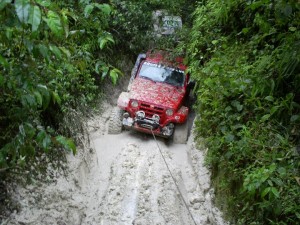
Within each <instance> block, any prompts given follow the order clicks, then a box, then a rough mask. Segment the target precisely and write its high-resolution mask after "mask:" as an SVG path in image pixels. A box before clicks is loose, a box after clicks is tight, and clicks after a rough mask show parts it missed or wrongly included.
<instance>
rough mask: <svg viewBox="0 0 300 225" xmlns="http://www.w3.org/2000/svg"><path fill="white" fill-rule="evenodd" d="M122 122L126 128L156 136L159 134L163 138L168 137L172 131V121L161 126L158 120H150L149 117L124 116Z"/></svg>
mask: <svg viewBox="0 0 300 225" xmlns="http://www.w3.org/2000/svg"><path fill="white" fill-rule="evenodd" d="M122 123H123V126H124V127H125V128H126V129H132V130H137V131H140V132H143V133H148V134H152V133H153V134H154V135H156V136H161V137H164V138H170V137H171V136H172V135H173V132H174V124H173V123H170V124H168V125H166V126H164V127H162V126H161V125H160V124H159V123H158V122H156V121H154V120H152V119H151V118H138V117H135V118H132V117H127V118H126V117H124V118H123V121H122Z"/></svg>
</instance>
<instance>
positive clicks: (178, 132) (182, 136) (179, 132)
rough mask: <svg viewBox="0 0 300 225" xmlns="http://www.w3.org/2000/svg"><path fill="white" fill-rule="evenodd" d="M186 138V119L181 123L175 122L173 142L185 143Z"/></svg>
mask: <svg viewBox="0 0 300 225" xmlns="http://www.w3.org/2000/svg"><path fill="white" fill-rule="evenodd" d="M187 138H188V121H186V122H185V123H183V124H176V127H175V131H174V135H173V142H174V143H175V144H185V143H186V141H187Z"/></svg>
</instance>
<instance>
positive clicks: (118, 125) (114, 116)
mask: <svg viewBox="0 0 300 225" xmlns="http://www.w3.org/2000/svg"><path fill="white" fill-rule="evenodd" d="M122 114H123V110H122V109H120V108H119V107H115V108H113V110H112V112H111V115H110V119H109V125H108V133H109V134H120V133H121V132H122V129H123V124H122Z"/></svg>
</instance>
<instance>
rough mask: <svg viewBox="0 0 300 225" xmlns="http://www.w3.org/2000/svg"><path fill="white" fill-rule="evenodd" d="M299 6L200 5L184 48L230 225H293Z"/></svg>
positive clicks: (266, 1)
mask: <svg viewBox="0 0 300 225" xmlns="http://www.w3.org/2000/svg"><path fill="white" fill-rule="evenodd" d="M299 10H300V5H299V4H298V3H297V2H296V1H271V0H262V1H260V0H256V1H226V3H224V2H222V3H221V1H218V0H210V1H205V3H199V5H198V7H197V9H196V11H195V13H194V25H193V29H192V31H191V38H190V42H189V45H188V56H189V63H190V70H191V73H192V75H193V77H194V79H195V80H197V88H196V93H197V97H198V107H197V112H198V113H199V114H200V117H199V120H198V121H197V123H196V130H197V133H198V135H199V136H203V137H205V139H206V144H207V145H208V147H209V152H208V158H207V161H208V163H209V164H210V165H211V167H212V169H213V176H214V185H215V188H216V191H217V196H218V202H219V204H220V205H221V207H222V208H224V209H226V210H227V214H228V216H231V220H232V221H233V222H234V223H236V224H296V223H297V222H296V221H299V219H300V214H299V205H300V202H299V198H298V197H297V195H298V194H297V193H299V191H300V183H299V178H298V176H299V169H300V161H299V158H300V157H299V152H297V151H296V150H295V149H298V148H299V147H297V146H299V145H300V143H299V140H300V138H299V128H300V126H299V124H300V123H299V121H300V92H299V90H300V83H299V79H300V64H299V62H300V54H299V53H300V48H299V45H300V42H299V40H300V39H299V35H300V32H299V21H300V20H299V19H300V18H299V17H300V13H299Z"/></svg>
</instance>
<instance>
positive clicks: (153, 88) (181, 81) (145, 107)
mask: <svg viewBox="0 0 300 225" xmlns="http://www.w3.org/2000/svg"><path fill="white" fill-rule="evenodd" d="M185 71H186V66H185V65H184V64H183V59H182V58H175V59H172V60H171V57H170V54H168V53H166V52H164V51H156V52H148V53H147V54H140V55H139V56H138V58H137V61H136V63H135V66H134V68H133V70H132V73H131V78H130V82H129V86H128V92H122V93H121V94H120V96H119V99H118V107H116V108H115V109H114V110H113V112H112V115H111V118H110V123H109V130H108V131H109V133H111V134H116V133H120V132H121V131H122V128H123V127H125V128H127V129H128V128H129V129H135V130H138V131H141V132H145V133H152V132H153V133H154V134H155V135H157V136H162V137H165V138H171V137H173V139H174V141H175V142H177V143H185V142H186V140H187V135H188V125H187V118H188V114H189V108H188V106H187V102H188V98H189V92H190V89H191V88H192V82H190V76H189V74H188V73H186V72H185Z"/></svg>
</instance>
